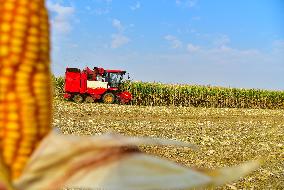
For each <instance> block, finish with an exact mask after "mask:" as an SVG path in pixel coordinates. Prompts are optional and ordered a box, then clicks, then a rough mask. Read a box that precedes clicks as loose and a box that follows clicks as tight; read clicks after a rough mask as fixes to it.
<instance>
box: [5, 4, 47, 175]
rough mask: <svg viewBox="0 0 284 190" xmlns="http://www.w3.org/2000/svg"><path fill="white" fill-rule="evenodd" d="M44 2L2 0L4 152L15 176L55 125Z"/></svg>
mask: <svg viewBox="0 0 284 190" xmlns="http://www.w3.org/2000/svg"><path fill="white" fill-rule="evenodd" d="M44 6H45V5H44V0H0V13H1V14H0V26H1V27H0V152H1V156H2V157H3V160H4V162H5V164H6V165H7V167H8V168H9V170H10V172H11V174H12V177H13V178H14V179H15V178H17V177H18V176H19V175H20V174H21V172H22V169H23V167H24V166H25V163H26V162H27V159H28V158H29V156H30V155H31V154H32V152H33V150H34V149H35V148H36V146H37V144H38V142H39V140H40V139H42V138H43V137H44V136H45V135H46V134H47V132H48V131H49V130H50V125H51V100H52V98H51V97H52V96H51V89H50V86H51V84H50V68H49V63H50V59H49V49H50V48H49V47H50V46H49V24H48V15H47V10H46V9H45V8H44Z"/></svg>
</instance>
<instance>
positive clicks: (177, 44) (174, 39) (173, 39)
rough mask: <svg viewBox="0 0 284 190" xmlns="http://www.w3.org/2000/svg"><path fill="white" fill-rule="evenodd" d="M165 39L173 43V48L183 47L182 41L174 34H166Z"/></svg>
mask: <svg viewBox="0 0 284 190" xmlns="http://www.w3.org/2000/svg"><path fill="white" fill-rule="evenodd" d="M164 39H165V40H167V41H169V42H170V43H171V47H172V48H173V49H177V48H181V47H182V42H181V41H180V40H179V39H178V38H177V37H175V36H172V35H166V36H165V37H164Z"/></svg>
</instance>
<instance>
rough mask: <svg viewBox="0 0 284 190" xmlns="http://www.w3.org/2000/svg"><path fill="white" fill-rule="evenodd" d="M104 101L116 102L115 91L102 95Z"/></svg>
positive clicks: (107, 102) (108, 102)
mask: <svg viewBox="0 0 284 190" xmlns="http://www.w3.org/2000/svg"><path fill="white" fill-rule="evenodd" d="M102 101H103V103H105V104H113V103H114V102H115V96H114V94H113V93H109V92H108V93H105V94H104V95H103V97H102Z"/></svg>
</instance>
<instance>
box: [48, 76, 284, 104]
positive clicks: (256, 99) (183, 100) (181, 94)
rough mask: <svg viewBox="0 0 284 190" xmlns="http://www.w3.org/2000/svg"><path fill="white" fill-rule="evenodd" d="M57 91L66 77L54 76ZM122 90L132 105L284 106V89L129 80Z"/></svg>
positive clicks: (57, 93)
mask: <svg viewBox="0 0 284 190" xmlns="http://www.w3.org/2000/svg"><path fill="white" fill-rule="evenodd" d="M53 84H54V92H55V93H54V94H55V95H56V96H57V97H58V96H62V94H63V93H64V78H63V77H54V76H53ZM121 88H122V90H127V91H129V92H131V93H132V95H133V100H132V101H131V104H132V105H138V106H183V107H214V108H262V109H284V91H269V90H260V89H241V88H223V87H212V86H197V85H171V84H162V83H148V82H125V83H123V84H122V86H121Z"/></svg>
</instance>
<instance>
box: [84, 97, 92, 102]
mask: <svg viewBox="0 0 284 190" xmlns="http://www.w3.org/2000/svg"><path fill="white" fill-rule="evenodd" d="M85 102H87V103H93V102H94V99H93V98H92V96H87V97H86V98H85Z"/></svg>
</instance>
